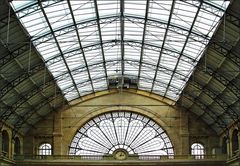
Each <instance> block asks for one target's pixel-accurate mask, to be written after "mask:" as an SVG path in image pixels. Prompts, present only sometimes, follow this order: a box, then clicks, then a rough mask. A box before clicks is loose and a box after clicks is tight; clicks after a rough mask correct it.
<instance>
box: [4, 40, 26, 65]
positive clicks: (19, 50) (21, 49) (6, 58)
mask: <svg viewBox="0 0 240 166" xmlns="http://www.w3.org/2000/svg"><path fill="white" fill-rule="evenodd" d="M6 49H7V50H8V54H7V55H6V56H4V57H2V58H0V68H2V67H4V65H5V64H7V63H9V62H10V61H12V60H13V59H15V58H17V57H18V56H19V55H21V54H22V53H24V52H26V51H29V43H24V44H23V45H21V46H20V47H18V48H15V49H14V50H11V51H10V50H9V49H8V48H6Z"/></svg>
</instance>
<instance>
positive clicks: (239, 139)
mask: <svg viewBox="0 0 240 166" xmlns="http://www.w3.org/2000/svg"><path fill="white" fill-rule="evenodd" d="M238 156H240V128H239V127H238Z"/></svg>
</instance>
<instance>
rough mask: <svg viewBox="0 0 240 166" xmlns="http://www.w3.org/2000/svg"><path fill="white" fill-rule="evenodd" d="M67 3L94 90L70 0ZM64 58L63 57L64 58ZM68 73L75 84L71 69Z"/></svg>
mask: <svg viewBox="0 0 240 166" xmlns="http://www.w3.org/2000/svg"><path fill="white" fill-rule="evenodd" d="M67 3H68V7H69V10H70V13H71V16H72V20H73V24H74V27H75V32H76V35H77V39H78V44H79V47H80V50H82V56H83V59H84V63H85V67H86V69H87V73H88V79H89V81H90V84H91V87H92V90H93V92H94V87H93V82H92V78H91V76H90V75H91V74H90V71H89V69H88V63H87V59H86V56H85V52H84V51H83V47H82V44H81V39H80V36H79V33H78V29H77V25H76V21H75V17H74V14H73V10H72V7H71V4H70V1H69V0H68V1H67ZM56 42H57V41H56ZM59 49H60V48H59ZM61 53H62V52H61ZM62 58H64V56H62ZM64 59H65V58H64ZM64 61H65V60H64ZM66 66H67V63H66ZM69 74H70V76H71V77H72V81H73V83H74V84H76V83H75V80H74V78H73V76H72V73H71V71H69ZM76 88H77V89H76V90H77V92H78V94H79V97H80V96H81V95H80V92H79V90H78V87H77V86H76Z"/></svg>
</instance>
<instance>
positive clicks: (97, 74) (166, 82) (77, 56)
mask: <svg viewBox="0 0 240 166" xmlns="http://www.w3.org/2000/svg"><path fill="white" fill-rule="evenodd" d="M228 4H229V2H228V1H224V0H217V1H206V0H205V1H196V0H182V1H180V0H173V1H170V0H165V1H164V0H140V1H133V0H108V1H106V0H81V1H74V0H72V1H71V0H69V1H62V0H52V1H43V2H40V1H39V2H38V1H30V0H29V1H17V0H16V1H12V6H13V8H14V10H15V12H16V15H17V16H18V17H19V19H20V20H21V22H22V24H23V26H24V27H25V28H26V30H27V32H28V33H29V35H30V40H31V42H32V43H33V44H34V46H35V47H36V49H37V50H38V51H39V53H40V55H41V56H42V57H43V59H44V61H45V62H46V66H47V67H48V69H49V70H50V71H51V72H52V74H53V76H54V78H55V80H56V82H57V83H58V85H59V87H60V88H61V90H62V91H63V94H64V95H65V98H66V99H67V100H69V101H71V100H73V99H76V98H79V97H81V96H84V95H86V94H89V93H94V92H97V91H101V90H106V89H109V80H111V79H118V78H128V79H130V80H134V81H135V82H137V88H139V89H141V90H146V91H150V92H152V93H156V94H159V95H162V96H165V97H168V98H170V99H172V100H175V101H176V100H178V98H179V96H180V94H181V92H182V90H183V88H184V87H185V85H186V82H187V81H188V79H189V77H190V76H191V73H192V72H193V70H194V67H195V66H196V64H197V63H198V61H199V59H200V58H201V56H202V54H203V52H204V49H205V48H206V46H207V44H208V42H209V40H210V38H211V37H212V35H213V34H214V31H215V29H216V27H217V25H218V23H219V22H220V19H221V17H222V16H223V14H224V11H225V9H226V8H227V6H228ZM122 83H123V82H122ZM121 86H122V85H121Z"/></svg>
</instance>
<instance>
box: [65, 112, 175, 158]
mask: <svg viewBox="0 0 240 166" xmlns="http://www.w3.org/2000/svg"><path fill="white" fill-rule="evenodd" d="M118 151H121V152H123V151H124V153H127V154H129V155H131V154H135V155H138V156H139V157H140V158H142V159H144V157H145V156H151V155H152V156H154V155H155V156H163V155H165V156H169V157H170V156H171V157H173V155H174V151H173V146H172V143H171V140H170V139H169V137H168V135H167V133H166V132H165V131H164V130H163V129H162V128H161V127H160V126H159V125H158V124H157V123H156V122H154V121H153V120H151V119H149V118H148V117H145V116H143V115H140V114H137V113H132V112H127V111H118V112H111V113H105V114H102V115H100V116H97V117H95V118H93V119H91V120H90V121H88V122H87V123H86V124H85V125H83V126H82V127H81V128H80V129H79V130H78V131H77V133H76V135H75V136H74V138H73V140H72V143H71V145H70V150H69V154H70V155H81V156H84V155H93V156H94V155H98V156H103V155H107V154H112V155H114V154H116V153H117V152H118Z"/></svg>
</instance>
